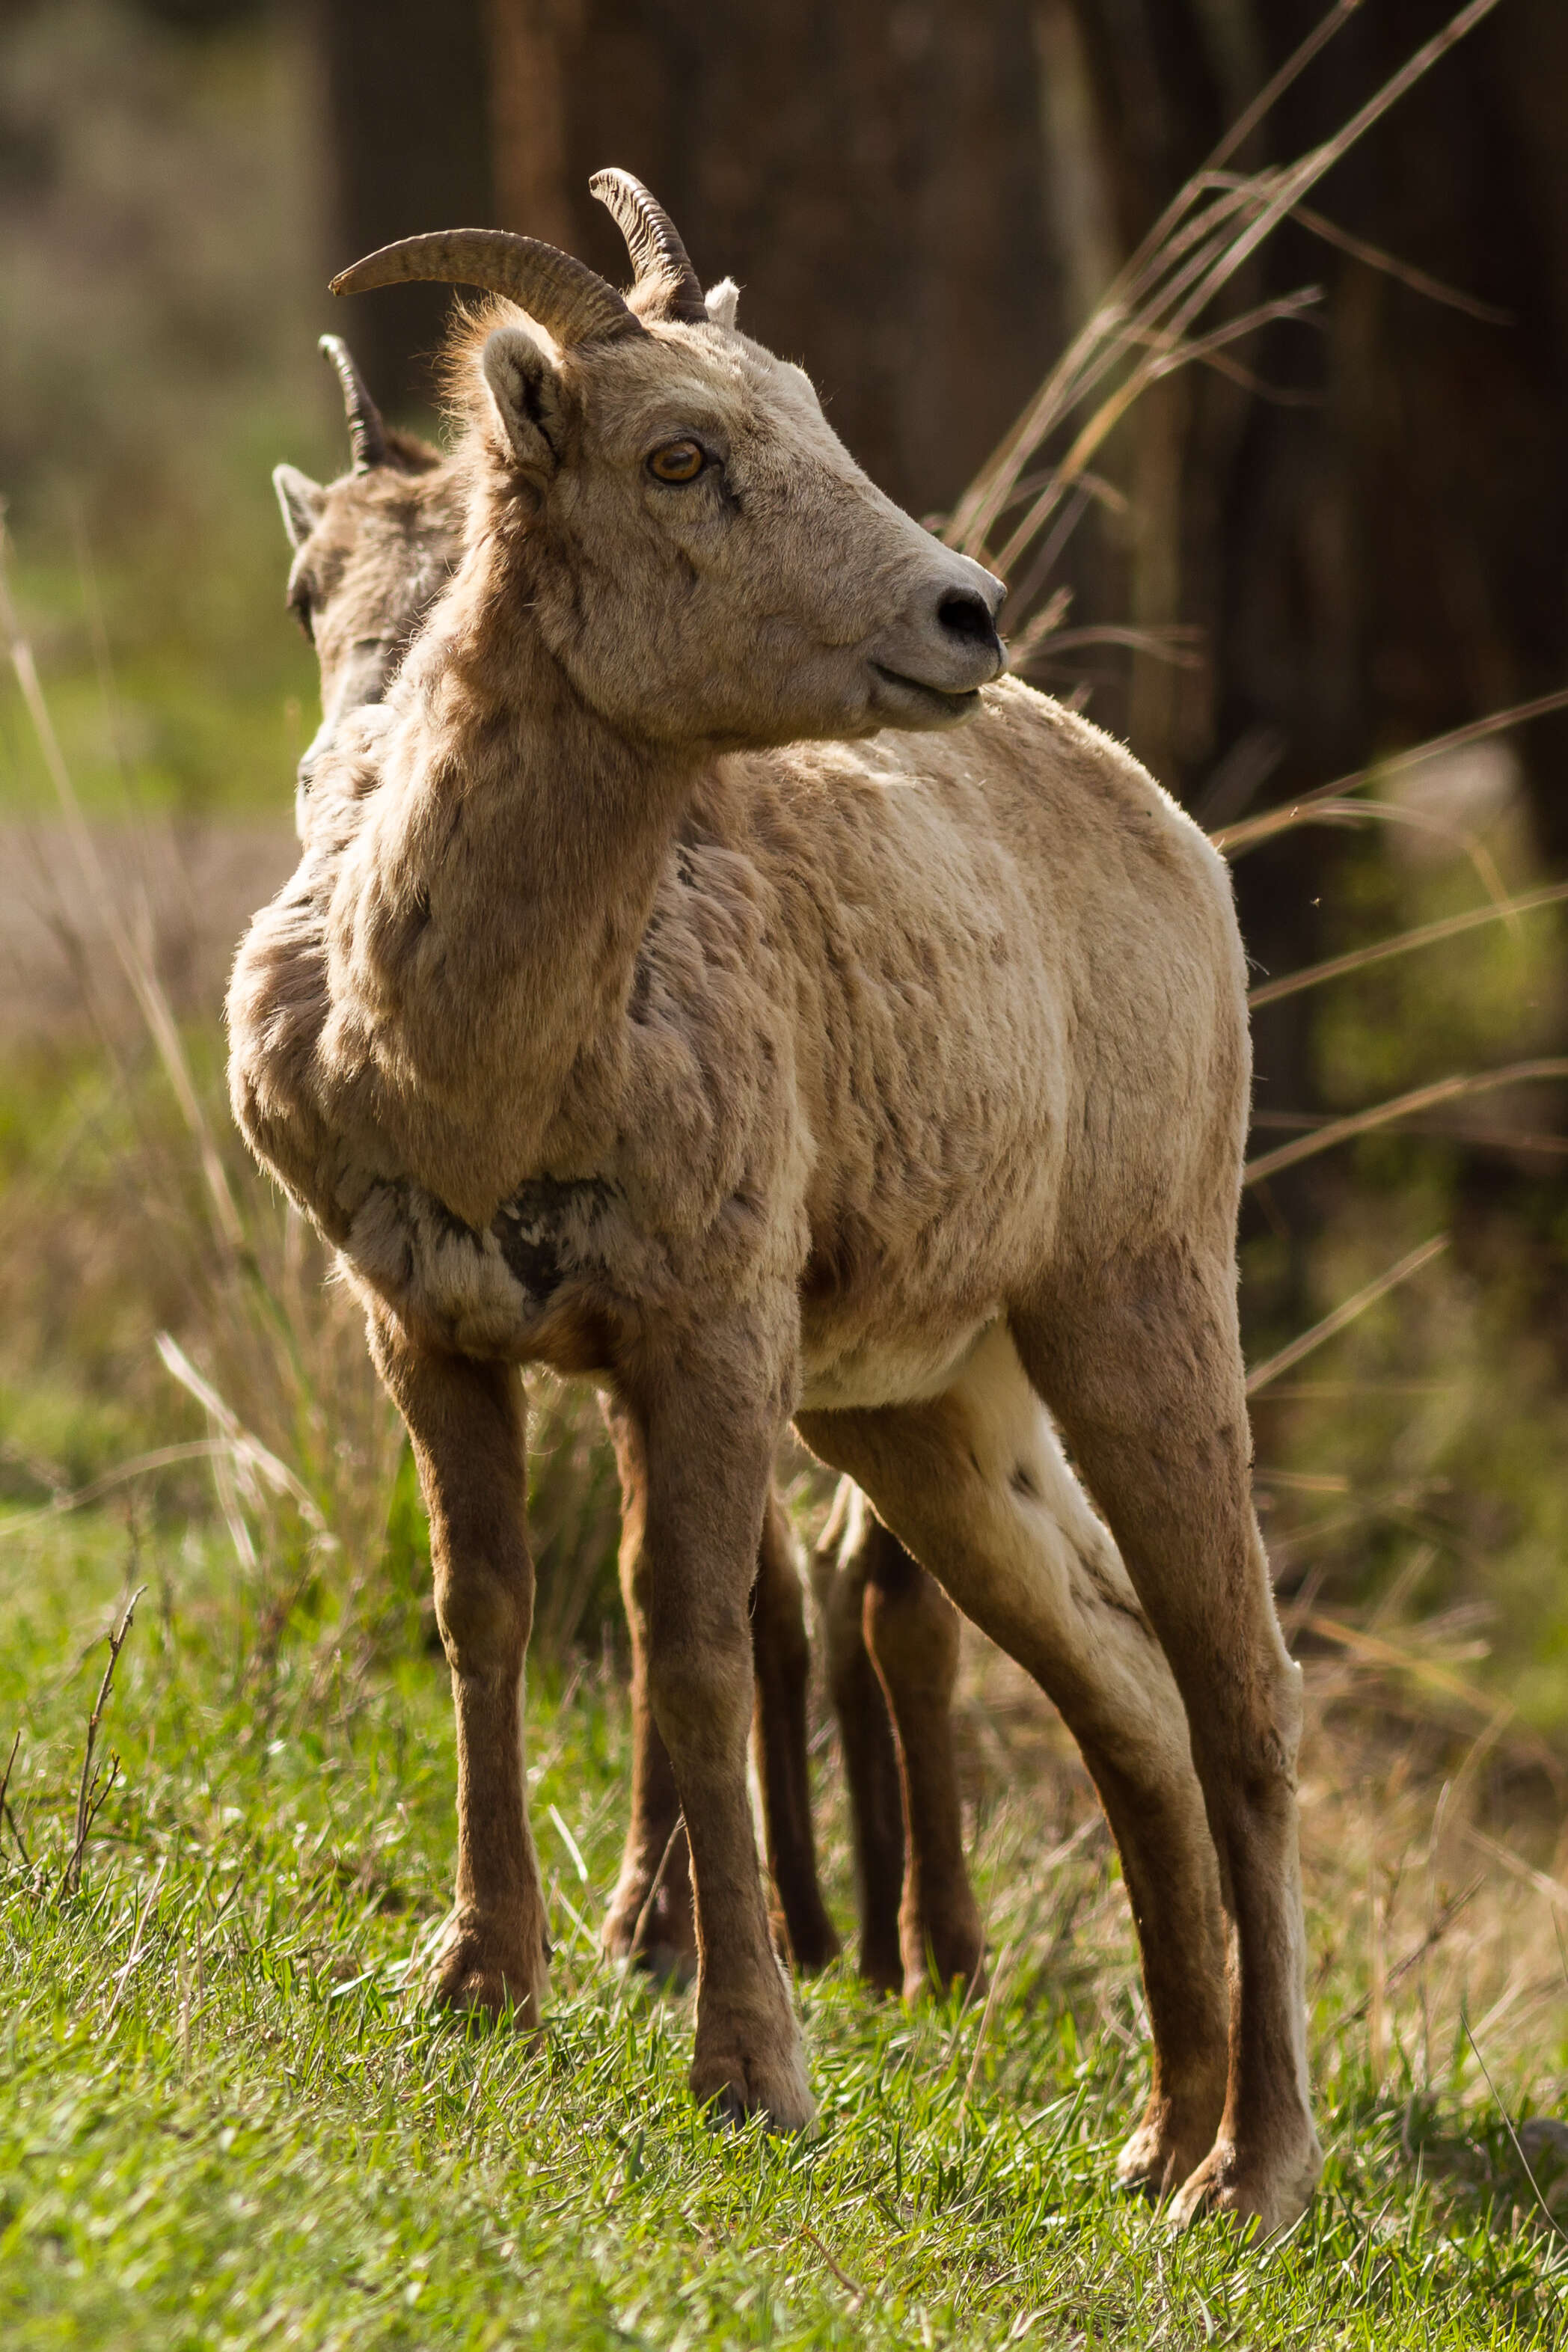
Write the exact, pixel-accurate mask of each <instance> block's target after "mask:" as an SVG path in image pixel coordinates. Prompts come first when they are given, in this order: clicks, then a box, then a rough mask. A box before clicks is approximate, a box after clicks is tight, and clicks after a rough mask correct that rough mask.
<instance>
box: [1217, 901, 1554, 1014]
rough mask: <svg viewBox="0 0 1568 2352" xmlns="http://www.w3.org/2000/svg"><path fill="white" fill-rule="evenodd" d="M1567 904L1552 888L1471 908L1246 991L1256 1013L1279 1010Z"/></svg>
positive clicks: (1249, 1003) (1308, 965)
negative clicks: (1378, 967) (1486, 929)
mask: <svg viewBox="0 0 1568 2352" xmlns="http://www.w3.org/2000/svg"><path fill="white" fill-rule="evenodd" d="M1564 898H1568V882H1553V883H1552V884H1550V885H1549V886H1548V887H1546V888H1544V889H1541V890H1528V891H1526V892H1525V894H1524V895H1523V897H1522V898H1509V899H1506V900H1505V901H1504V903H1503V904H1502V905H1501V906H1500V907H1498V906H1491V907H1467V908H1465V910H1464V912H1463V913H1462V914H1458V915H1445V916H1444V917H1443V919H1441V921H1439V922H1435V923H1419V924H1417V925H1416V926H1415V929H1412V930H1408V931H1399V932H1397V933H1396V934H1395V935H1394V937H1393V938H1392V939H1386V940H1373V943H1372V945H1371V946H1370V947H1364V948H1351V949H1349V950H1347V951H1346V953H1345V954H1343V955H1337V956H1328V957H1325V959H1324V961H1322V962H1321V963H1309V964H1303V965H1302V967H1301V969H1300V971H1288V972H1285V973H1284V974H1282V975H1281V977H1280V978H1279V980H1266V981H1264V982H1262V984H1261V985H1260V986H1259V987H1258V988H1253V989H1249V990H1248V991H1247V1003H1248V1005H1249V1006H1250V1007H1251V1009H1252V1011H1253V1012H1254V1013H1256V1012H1257V1011H1258V1007H1259V1006H1260V1005H1264V1004H1278V1003H1279V1000H1280V998H1281V997H1283V996H1299V995H1300V992H1301V991H1302V990H1303V989H1305V988H1318V987H1321V984H1322V983H1323V982H1324V981H1329V980H1342V979H1343V978H1344V976H1345V974H1346V973H1347V972H1352V971H1363V970H1364V969H1365V967H1366V966H1367V965H1368V964H1374V963H1386V962H1388V961H1389V960H1390V958H1391V957H1394V956H1402V955H1410V954H1413V953H1414V952H1415V950H1416V949H1417V948H1429V947H1433V946H1435V945H1436V942H1437V941H1438V940H1452V939H1458V937H1459V935H1460V934H1461V933H1462V932H1464V931H1473V930H1478V929H1479V928H1480V926H1481V925H1482V924H1483V923H1497V922H1508V921H1511V920H1513V919H1517V918H1518V917H1519V916H1521V915H1530V914H1533V913H1534V912H1535V910H1536V908H1539V907H1555V906H1558V905H1560V904H1561V902H1562V901H1563V899H1564Z"/></svg>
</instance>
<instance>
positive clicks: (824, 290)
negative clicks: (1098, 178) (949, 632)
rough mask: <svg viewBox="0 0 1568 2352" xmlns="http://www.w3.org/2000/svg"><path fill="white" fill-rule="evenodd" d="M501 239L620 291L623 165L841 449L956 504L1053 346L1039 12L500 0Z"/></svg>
mask: <svg viewBox="0 0 1568 2352" xmlns="http://www.w3.org/2000/svg"><path fill="white" fill-rule="evenodd" d="M488 6H489V24H490V28H491V49H492V58H493V67H494V80H493V86H492V109H493V116H492V119H493V122H494V133H495V141H496V183H497V194H498V200H499V204H500V217H501V218H502V220H503V222H504V224H505V226H509V227H513V228H518V229H522V230H525V231H528V232H530V233H531V234H533V235H536V236H550V237H552V238H554V239H555V240H556V241H558V242H563V243H566V244H569V245H570V246H571V247H572V249H573V250H574V251H575V252H577V253H580V254H581V255H583V257H584V258H585V259H588V260H591V261H593V262H595V264H596V266H598V267H599V268H603V269H604V270H605V271H606V272H607V273H612V274H614V275H615V276H616V278H617V280H621V279H624V278H625V274H626V259H625V254H624V251H623V250H622V248H621V247H620V245H619V242H618V239H617V237H616V232H615V230H614V228H613V227H612V226H611V225H610V223H609V220H608V218H607V216H606V215H605V214H604V213H603V211H602V210H601V208H600V207H599V206H598V205H595V203H594V202H593V200H592V199H591V198H590V197H589V195H588V194H587V180H588V177H589V174H590V173H592V172H594V171H595V170H596V169H598V168H599V167H600V166H601V165H602V164H605V163H622V164H625V165H626V167H627V168H628V169H629V170H631V171H634V172H636V173H638V175H639V176H640V177H641V178H643V179H645V180H646V181H647V184H648V185H649V186H650V187H652V188H653V189H654V190H655V191H656V193H657V194H658V196H659V197H660V198H661V200H662V201H663V202H664V203H665V204H666V205H668V208H669V210H670V212H671V213H672V214H673V215H674V217H675V218H676V220H677V221H678V222H679V226H680V229H681V234H682V236H684V237H685V239H686V242H687V245H688V246H689V248H690V251H691V255H692V257H693V259H694V261H695V262H696V265H697V268H698V269H699V270H700V272H701V273H702V275H703V276H704V278H705V279H706V280H707V281H708V282H710V283H711V281H712V280H713V279H715V278H719V277H721V276H723V275H725V274H726V273H728V274H730V275H732V276H733V277H735V278H738V279H739V281H740V282H741V285H742V289H743V291H742V306H741V317H742V324H743V325H745V326H746V327H747V328H748V329H749V330H750V331H752V332H753V333H755V334H756V335H757V336H758V337H759V339H760V340H761V341H763V342H765V343H767V344H769V345H770V346H771V347H772V348H773V350H775V351H778V352H784V353H786V354H787V355H789V356H790V357H792V358H798V359H800V360H802V361H803V362H805V365H806V366H807V367H808V368H809V369H810V371H811V373H812V375H813V376H814V378H815V379H816V383H817V384H818V386H819V387H820V389H821V390H822V393H823V395H824V398H825V400H826V403H827V405H828V413H829V415H830V416H831V417H832V419H833V422H834V424H835V425H836V426H837V429H838V431H839V432H840V433H841V434H842V435H843V436H844V438H845V440H846V441H847V444H848V446H849V447H850V448H851V449H852V450H853V451H854V453H855V455H856V456H857V457H858V458H859V459H860V461H861V462H862V464H864V465H865V466H866V467H867V469H868V471H869V472H870V473H871V474H872V475H873V476H874V477H875V478H876V479H877V480H878V481H879V482H880V483H881V484H882V486H883V487H884V488H886V489H887V490H889V492H890V493H891V495H892V496H893V497H895V498H897V499H900V500H901V501H902V502H903V503H904V504H906V505H908V506H910V507H911V508H912V509H914V510H915V511H916V512H918V513H926V512H929V511H931V510H932V509H943V508H946V507H947V506H949V505H950V504H951V503H952V501H953V499H956V497H957V495H958V493H959V491H960V490H961V489H962V488H963V486H964V484H965V482H966V481H967V480H968V478H969V477H970V475H971V474H972V473H973V471H974V470H975V468H976V467H978V466H979V464H980V463H981V461H982V460H983V459H984V457H985V456H986V454H987V452H988V450H989V449H990V448H991V447H992V446H993V445H994V442H995V441H996V440H997V439H998V438H999V437H1000V436H1001V434H1002V432H1003V431H1004V430H1005V427H1006V425H1008V424H1009V423H1010V422H1011V421H1012V418H1013V416H1014V415H1016V412H1017V410H1018V409H1019V408H1020V407H1021V406H1022V404H1023V403H1024V401H1025V400H1026V398H1027V396H1028V394H1029V393H1030V392H1031V391H1032V390H1033V388H1034V386H1035V384H1036V383H1037V381H1038V379H1039V377H1040V376H1041V375H1042V374H1043V373H1044V371H1045V369H1046V367H1047V364H1048V362H1049V360H1050V358H1051V356H1052V353H1053V352H1054V351H1055V350H1056V348H1057V346H1058V342H1059V340H1060V332H1061V321H1060V273H1059V271H1058V268H1057V266H1056V260H1055V248H1054V245H1053V241H1052V238H1051V236H1050V232H1049V224H1048V220H1047V168H1046V158H1045V154H1044V147H1043V141H1042V137H1041V67H1040V58H1039V53H1038V50H1037V44H1036V32H1035V24H1034V15H1035V12H1034V10H1033V9H1032V7H1031V6H1030V5H1027V0H994V5H991V6H989V7H986V8H984V9H977V8H974V7H973V6H971V5H965V0H903V4H902V5H899V6H896V7H890V6H889V5H887V0H751V5H748V6H746V7H745V8H736V7H734V6H732V5H727V0H682V5H679V6H675V5H663V0H488Z"/></svg>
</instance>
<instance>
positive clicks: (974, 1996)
mask: <svg viewBox="0 0 1568 2352" xmlns="http://www.w3.org/2000/svg"><path fill="white" fill-rule="evenodd" d="M990 1989H991V1979H990V1978H989V1977H988V1976H987V1975H986V1973H985V1947H984V1943H983V1942H982V1941H981V1938H980V1933H979V1930H978V1928H977V1929H976V1930H975V1933H974V1934H973V1936H950V1937H944V1938H943V1939H942V1942H941V1943H940V1944H939V1943H938V1942H937V1940H936V1938H935V1937H931V1940H930V1942H929V1943H928V1945H927V1946H926V1948H924V1949H923V1950H922V1951H921V1955H920V1958H918V1959H917V1958H913V1957H911V1955H910V1954H909V1953H908V1952H906V1954H905V1957H904V1982H903V1993H904V1999H905V2000H906V2001H908V2002H910V2003H911V2004H912V2003H913V2002H915V2001H917V2000H924V1999H925V1998H926V1996H927V1994H928V1993H935V1994H937V1995H938V1996H939V1997H941V1996H943V1995H945V1994H947V1993H950V1992H954V1991H956V1992H960V1993H962V1994H963V1998H964V2000H984V1997H985V1994H986V1993H987V1992H988V1991H989V1990H990Z"/></svg>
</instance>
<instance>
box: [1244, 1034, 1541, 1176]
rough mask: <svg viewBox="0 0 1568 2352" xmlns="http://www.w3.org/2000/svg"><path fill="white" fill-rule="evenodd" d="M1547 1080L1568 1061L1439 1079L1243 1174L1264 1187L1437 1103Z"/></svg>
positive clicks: (1251, 1163)
mask: <svg viewBox="0 0 1568 2352" xmlns="http://www.w3.org/2000/svg"><path fill="white" fill-rule="evenodd" d="M1542 1078H1568V1060H1563V1058H1562V1057H1561V1056H1556V1057H1547V1058H1544V1059H1541V1060H1537V1061H1533V1062H1510V1063H1509V1064H1508V1065H1507V1066H1506V1067H1505V1068H1503V1069H1500V1070H1483V1071H1481V1072H1480V1073H1479V1075H1477V1076H1472V1077H1463V1078H1439V1079H1438V1080H1437V1081H1436V1084H1435V1085H1432V1086H1428V1087H1415V1088H1414V1089H1413V1090H1412V1092H1411V1093H1409V1094H1405V1095H1394V1096H1391V1097H1389V1099H1388V1100H1387V1101H1386V1102H1381V1103H1373V1105H1372V1106H1371V1107H1370V1108H1368V1109H1366V1110H1358V1111H1352V1113H1351V1114H1350V1115H1349V1116H1348V1117H1347V1118H1334V1119H1330V1120H1329V1121H1328V1123H1327V1124H1326V1125H1325V1126H1322V1127H1319V1128H1314V1129H1312V1131H1311V1132H1310V1134H1307V1135H1300V1136H1297V1137H1296V1138H1295V1139H1293V1140H1292V1141H1291V1142H1289V1143H1280V1144H1277V1145H1276V1146H1275V1148H1274V1150H1272V1151H1264V1152H1260V1153H1259V1154H1258V1158H1257V1159H1256V1160H1248V1161H1247V1166H1246V1168H1245V1169H1244V1170H1243V1171H1242V1181H1243V1182H1244V1183H1246V1184H1261V1183H1263V1182H1264V1181H1265V1180H1266V1179H1267V1178H1268V1177H1270V1176H1275V1175H1278V1174H1279V1171H1280V1169H1282V1168H1293V1167H1295V1165H1296V1163H1297V1162H1298V1160H1310V1159H1312V1158H1314V1157H1315V1156H1316V1154H1317V1153H1318V1152H1320V1151H1329V1150H1332V1149H1333V1147H1334V1145H1335V1144H1339V1143H1349V1142H1350V1141H1351V1140H1352V1139H1353V1138H1354V1137H1356V1136H1358V1135H1370V1134H1371V1133H1372V1132H1373V1129H1376V1128H1380V1127H1388V1126H1390V1125H1392V1124H1393V1123H1394V1120H1396V1119H1402V1118H1412V1117H1414V1116H1415V1114H1416V1113H1418V1112H1420V1111H1425V1110H1431V1109H1433V1108H1435V1106H1436V1104H1438V1103H1446V1102H1458V1100H1460V1099H1461V1097H1464V1096H1467V1095H1481V1094H1488V1093H1490V1092H1491V1091H1492V1090H1493V1089H1494V1088H1496V1087H1510V1086H1516V1085H1517V1086H1523V1085H1526V1084H1529V1083H1531V1082H1533V1081H1535V1080H1537V1079H1542Z"/></svg>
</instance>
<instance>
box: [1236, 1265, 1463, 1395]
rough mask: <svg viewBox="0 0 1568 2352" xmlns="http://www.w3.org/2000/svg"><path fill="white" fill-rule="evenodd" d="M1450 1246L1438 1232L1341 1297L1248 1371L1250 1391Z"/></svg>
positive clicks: (1335, 1333) (1332, 1335) (1297, 1360)
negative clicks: (1333, 1306) (1374, 1276)
mask: <svg viewBox="0 0 1568 2352" xmlns="http://www.w3.org/2000/svg"><path fill="white" fill-rule="evenodd" d="M1447 1246H1448V1236H1447V1234H1436V1235H1435V1236H1434V1238H1433V1239H1432V1240H1431V1241H1429V1242H1423V1243H1422V1244H1421V1246H1420V1248H1419V1249H1413V1250H1412V1251H1410V1253H1409V1255H1407V1256H1405V1257H1402V1258H1401V1259H1400V1261H1399V1263H1398V1265H1391V1266H1390V1267H1389V1269H1388V1271H1387V1273H1386V1274H1380V1275H1379V1276H1378V1277H1377V1279H1376V1280H1375V1282H1369V1283H1368V1284H1367V1285H1366V1286H1365V1287H1364V1288H1363V1289H1361V1290H1358V1291H1356V1292H1355V1293H1354V1295H1353V1296H1352V1297H1350V1298H1346V1299H1343V1300H1342V1301H1341V1303H1340V1305H1339V1306H1338V1307H1335V1308H1334V1309H1333V1312H1332V1313H1331V1314H1329V1315H1325V1316H1324V1317H1323V1319H1322V1321H1321V1323H1314V1324H1313V1325H1312V1327H1311V1328H1310V1330H1309V1331H1302V1332H1300V1333H1299V1334H1298V1336H1297V1337H1296V1338H1295V1339H1292V1340H1291V1341H1290V1342H1289V1346H1288V1347H1284V1348H1281V1349H1280V1350H1279V1354H1278V1355H1277V1356H1269V1357H1268V1358H1266V1359H1265V1360H1264V1361H1263V1362H1262V1363H1261V1364H1257V1365H1255V1366H1254V1367H1253V1369H1252V1370H1251V1371H1250V1372H1248V1374H1247V1395H1248V1396H1256V1395H1257V1394H1258V1391H1259V1389H1266V1388H1267V1387H1268V1383H1269V1381H1272V1380H1277V1379H1278V1378H1279V1374H1280V1373H1281V1372H1284V1371H1289V1369H1290V1366H1291V1365H1292V1364H1299V1363H1300V1360H1301V1359H1302V1357H1303V1356H1310V1354H1311V1353H1312V1351H1313V1349H1317V1348H1321V1347H1322V1346H1323V1344H1324V1342H1325V1341H1326V1340H1329V1339H1335V1338H1337V1337H1338V1335H1339V1333H1340V1332H1342V1331H1343V1330H1344V1329H1346V1328H1347V1327H1348V1326H1349V1325H1350V1324H1352V1323H1353V1322H1354V1321H1355V1319H1356V1318H1357V1317H1358V1316H1359V1315H1364V1314H1365V1312H1366V1310H1367V1308H1368V1307H1374V1306H1375V1305H1376V1304H1377V1301H1378V1300H1379V1299H1380V1298H1384V1297H1387V1295H1388V1293H1389V1292H1390V1291H1391V1290H1396V1289H1397V1288H1398V1287H1399V1285H1400V1284H1401V1283H1402V1282H1408V1281H1409V1280H1410V1278H1411V1276H1413V1275H1417V1274H1419V1273H1420V1271H1421V1269H1422V1267H1423V1266H1426V1265H1431V1263H1432V1261H1433V1259H1434V1258H1435V1257H1441V1256H1442V1255H1443V1252H1444V1251H1445V1250H1446V1249H1447Z"/></svg>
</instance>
